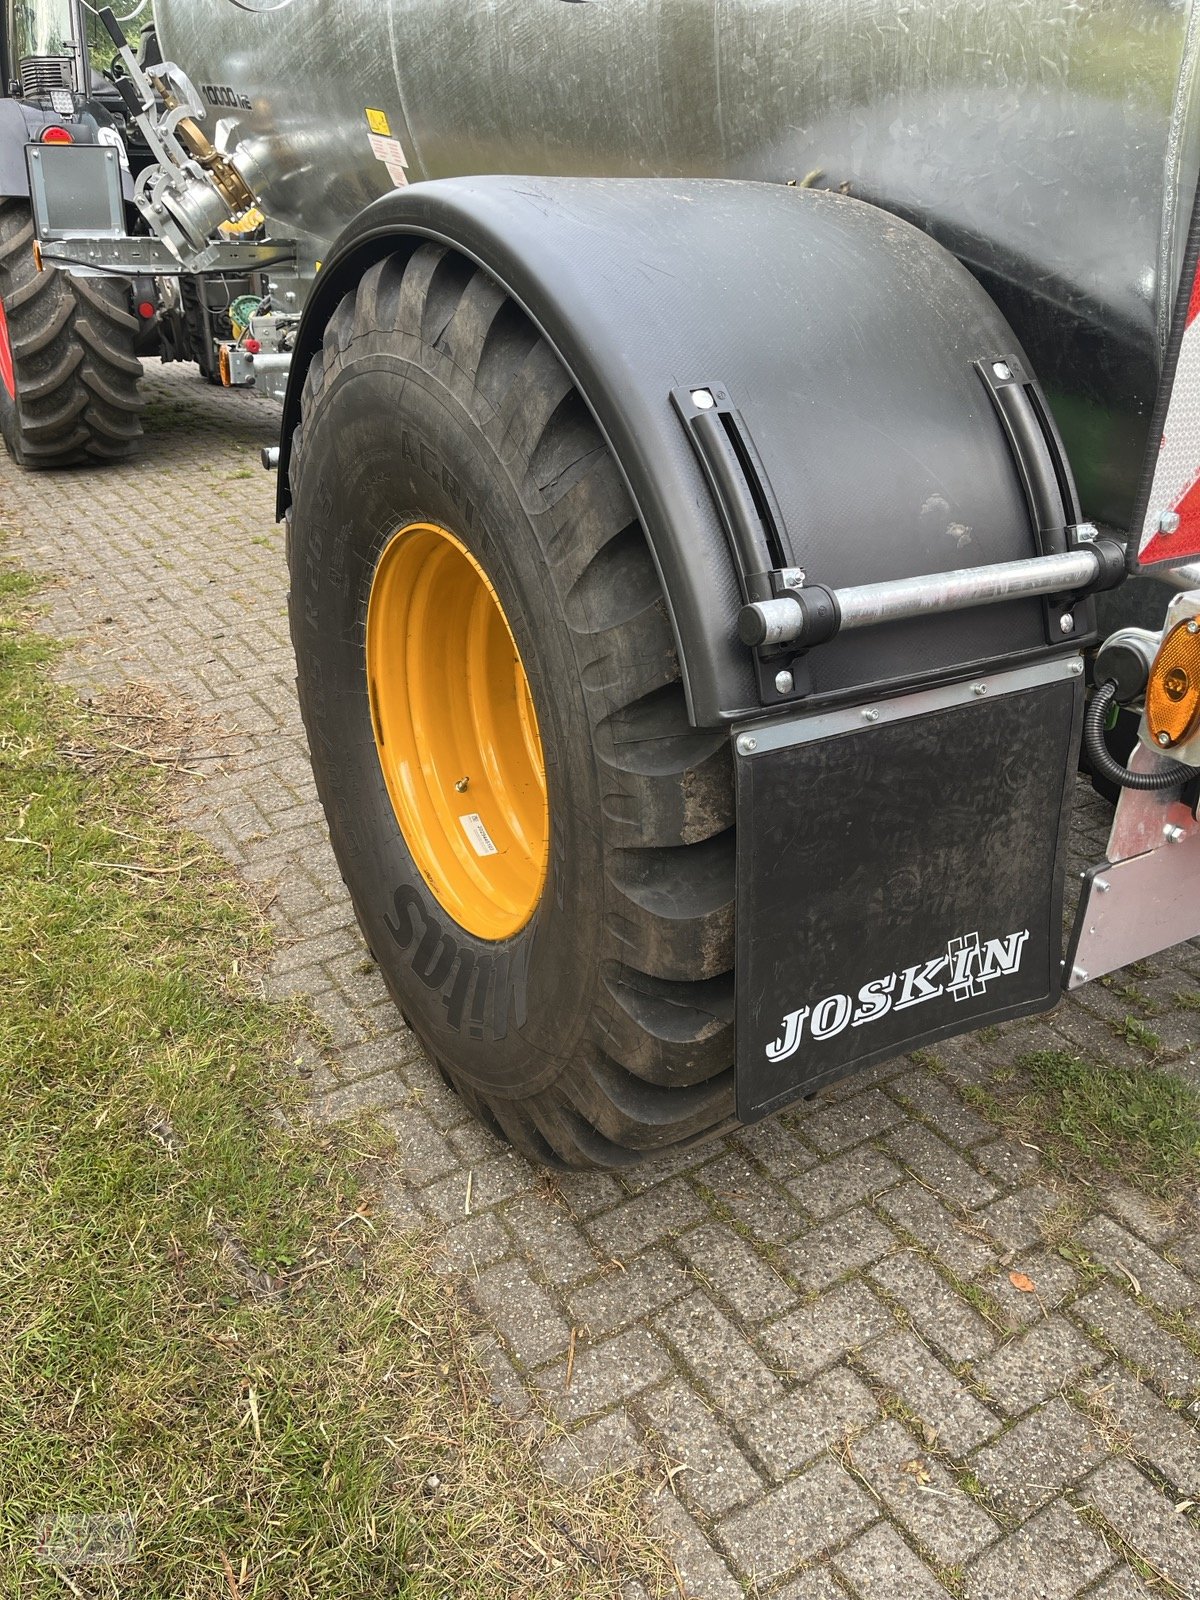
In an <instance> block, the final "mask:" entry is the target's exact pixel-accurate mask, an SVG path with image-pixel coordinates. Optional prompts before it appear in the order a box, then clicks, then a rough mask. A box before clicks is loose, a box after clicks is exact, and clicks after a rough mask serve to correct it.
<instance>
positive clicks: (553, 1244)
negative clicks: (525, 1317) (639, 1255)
mask: <svg viewBox="0 0 1200 1600" xmlns="http://www.w3.org/2000/svg"><path fill="white" fill-rule="evenodd" d="M472 1193H473V1191H472ZM499 1216H500V1219H501V1221H502V1222H503V1223H504V1225H505V1227H506V1228H507V1229H508V1231H509V1233H510V1234H511V1235H512V1238H513V1242H514V1244H515V1246H516V1248H517V1249H518V1250H519V1251H520V1253H521V1254H522V1255H523V1256H524V1257H525V1259H526V1260H527V1261H528V1262H529V1263H530V1265H531V1266H532V1267H533V1268H534V1270H535V1271H536V1273H537V1276H538V1277H539V1278H543V1279H545V1280H546V1281H547V1282H548V1283H555V1284H563V1283H576V1282H578V1280H579V1279H580V1278H586V1277H587V1276H589V1274H591V1273H594V1272H596V1271H597V1270H598V1269H599V1268H600V1267H602V1266H603V1265H604V1262H603V1261H602V1260H601V1258H600V1257H599V1256H598V1255H597V1253H596V1252H595V1250H593V1249H592V1248H591V1246H590V1245H589V1244H588V1241H587V1240H586V1239H585V1238H584V1236H583V1234H582V1233H581V1232H580V1230H579V1228H578V1227H577V1226H576V1225H575V1223H574V1221H573V1219H572V1218H571V1216H570V1215H569V1213H567V1212H565V1211H564V1210H563V1209H562V1207H561V1206H556V1205H548V1204H547V1203H546V1201H545V1200H543V1199H542V1198H541V1197H540V1196H539V1195H536V1194H519V1195H517V1196H516V1198H515V1199H513V1200H511V1201H510V1202H509V1204H508V1205H506V1206H505V1207H504V1208H503V1210H502V1211H501V1212H500V1213H499ZM613 1270H614V1271H617V1270H618V1269H617V1268H613ZM576 1320H579V1319H578V1318H577V1319H576ZM595 1331H596V1332H597V1333H599V1332H601V1331H602V1329H600V1328H597V1329H596V1330H595Z"/></svg>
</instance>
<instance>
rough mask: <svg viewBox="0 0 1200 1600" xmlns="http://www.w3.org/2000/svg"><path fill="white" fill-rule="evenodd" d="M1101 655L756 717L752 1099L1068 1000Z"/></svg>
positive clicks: (749, 885)
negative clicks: (1076, 802) (1084, 782)
mask: <svg viewBox="0 0 1200 1600" xmlns="http://www.w3.org/2000/svg"><path fill="white" fill-rule="evenodd" d="M1082 707H1083V677H1082V661H1081V660H1080V659H1079V658H1078V657H1073V658H1068V659H1066V660H1063V659H1059V660H1056V661H1053V662H1045V663H1041V664H1039V665H1037V666H1031V667H1024V668H1018V669H1015V670H1009V671H1005V672H1000V673H995V674H993V675H991V676H990V677H981V678H976V679H974V680H968V681H966V682H963V683H957V684H951V685H943V686H940V687H938V688H933V689H926V690H921V691H919V692H916V693H912V694H908V695H904V696H900V697H897V698H896V699H891V700H879V701H878V702H876V703H874V704H872V705H866V706H863V705H859V706H853V707H848V708H844V709H841V710H836V711H828V712H816V713H813V714H811V715H809V716H800V717H795V716H793V717H789V718H787V719H785V720H784V719H781V720H778V721H772V722H760V723H755V724H754V725H753V726H745V727H743V728H742V729H741V730H738V731H737V732H736V733H735V736H734V743H733V748H734V752H735V755H734V762H735V769H736V774H737V779H736V781H737V839H738V857H737V972H738V999H737V1114H738V1116H739V1117H740V1118H741V1119H742V1120H743V1121H746V1122H750V1121H753V1120H755V1119H756V1118H758V1117H762V1116H764V1115H765V1114H766V1113H767V1112H770V1111H774V1110H776V1109H777V1108H778V1107H779V1106H781V1105H783V1104H784V1103H786V1102H787V1101H789V1100H793V1099H795V1098H797V1097H798V1096H800V1095H804V1094H809V1093H811V1092H812V1091H813V1090H814V1089H817V1088H819V1087H820V1086H821V1085H822V1084H824V1083H827V1082H829V1081H830V1080H831V1079H834V1078H837V1077H840V1076H842V1075H843V1074H844V1073H846V1072H848V1071H850V1070H851V1069H852V1068H856V1067H863V1066H866V1065H868V1064H869V1063H870V1062H873V1061H877V1060H880V1059H883V1058H885V1057H888V1056H896V1055H899V1054H902V1053H903V1052H905V1051H908V1050H912V1049H915V1048H916V1047H917V1046H919V1045H924V1044H929V1043H931V1042H932V1041H934V1040H936V1039H941V1038H945V1037H946V1036H947V1035H950V1034H955V1033H963V1032H965V1031H967V1030H969V1029H972V1028H979V1027H983V1026H985V1025H986V1024H988V1023H994V1022H1000V1021H1002V1020H1004V1019H1005V1018H1009V1017H1016V1016H1021V1015H1024V1014H1026V1013H1029V1012H1034V1011H1042V1010H1045V1009H1047V1008H1049V1007H1050V1006H1052V1005H1053V1004H1054V1003H1055V1002H1056V1000H1057V999H1058V998H1059V995H1060V993H1061V989H1062V980H1063V971H1062V960H1061V956H1062V888H1063V878H1064V870H1065V859H1064V850H1065V845H1066V830H1067V826H1068V823H1069V817H1070V801H1071V794H1072V786H1073V781H1074V775H1075V768H1076V758H1077V755H1078V748H1079V735H1080V724H1081V717H1082Z"/></svg>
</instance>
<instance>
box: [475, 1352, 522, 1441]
mask: <svg viewBox="0 0 1200 1600" xmlns="http://www.w3.org/2000/svg"><path fill="white" fill-rule="evenodd" d="M475 1352H476V1355H477V1356H478V1358H479V1364H480V1366H481V1367H482V1369H483V1372H484V1374H485V1376H486V1377H487V1380H488V1398H489V1399H490V1400H491V1402H492V1404H493V1405H494V1406H498V1407H499V1409H500V1410H502V1411H503V1412H504V1413H505V1414H506V1415H507V1416H508V1417H511V1418H512V1419H513V1421H517V1422H519V1421H520V1420H521V1418H522V1417H527V1416H528V1415H529V1411H530V1405H531V1401H530V1399H529V1391H528V1389H526V1387H525V1385H524V1383H523V1382H522V1380H521V1376H520V1374H519V1373H518V1372H517V1369H516V1367H514V1366H513V1364H512V1362H511V1361H510V1360H509V1358H508V1355H507V1353H506V1352H505V1351H504V1350H503V1349H502V1348H501V1346H500V1342H499V1340H498V1339H496V1337H495V1336H494V1335H492V1336H490V1338H485V1339H480V1340H477V1341H476V1342H475Z"/></svg>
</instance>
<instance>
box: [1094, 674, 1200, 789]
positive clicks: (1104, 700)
mask: <svg viewBox="0 0 1200 1600" xmlns="http://www.w3.org/2000/svg"><path fill="white" fill-rule="evenodd" d="M1116 692H1117V686H1116V684H1115V683H1112V682H1108V683H1100V684H1097V685H1096V689H1095V692H1094V693H1093V695H1092V699H1091V704H1090V705H1089V706H1088V708H1087V712H1086V714H1085V715H1084V719H1083V744H1084V749H1085V750H1086V751H1087V753H1088V760H1089V761H1090V762H1091V764H1092V771H1093V772H1094V773H1095V774H1096V775H1097V777H1100V778H1107V779H1108V781H1109V783H1119V784H1120V785H1121V787H1122V788H1123V789H1174V788H1176V787H1177V786H1178V785H1179V784H1181V783H1186V782H1187V781H1188V779H1189V778H1197V777H1200V767H1184V766H1180V764H1179V763H1178V762H1177V761H1172V762H1171V763H1170V764H1169V765H1168V766H1165V767H1162V768H1161V769H1160V770H1159V771H1158V772H1132V771H1131V770H1130V769H1129V768H1128V767H1123V766H1122V765H1121V763H1120V762H1119V761H1114V760H1113V758H1112V756H1110V755H1109V753H1108V748H1107V746H1106V745H1105V743H1104V723H1105V720H1106V718H1107V717H1108V708H1109V706H1111V705H1112V703H1113V697H1114V696H1115V695H1116Z"/></svg>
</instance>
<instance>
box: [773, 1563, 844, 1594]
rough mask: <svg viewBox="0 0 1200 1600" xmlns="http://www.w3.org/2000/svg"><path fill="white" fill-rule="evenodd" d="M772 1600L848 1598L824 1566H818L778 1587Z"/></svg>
mask: <svg viewBox="0 0 1200 1600" xmlns="http://www.w3.org/2000/svg"><path fill="white" fill-rule="evenodd" d="M771 1600H846V1591H845V1590H844V1589H843V1588H842V1586H841V1584H840V1583H835V1582H834V1580H833V1579H832V1578H831V1577H830V1576H829V1574H828V1572H826V1571H825V1570H824V1568H822V1567H816V1568H814V1569H813V1570H811V1571H809V1572H803V1573H801V1574H800V1576H799V1577H798V1578H794V1579H793V1580H792V1582H791V1583H785V1584H784V1586H783V1588H782V1589H776V1590H775V1592H774V1593H773V1594H772V1596H771Z"/></svg>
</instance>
